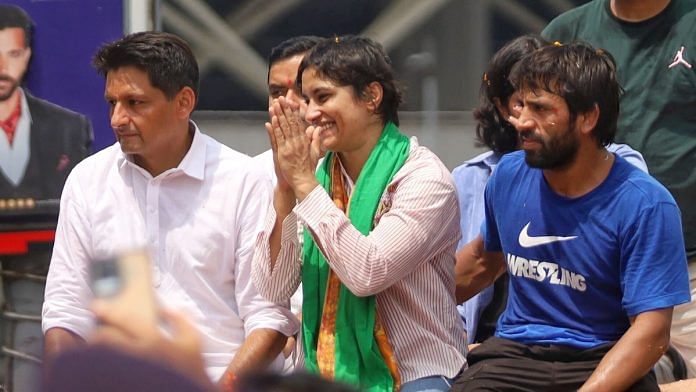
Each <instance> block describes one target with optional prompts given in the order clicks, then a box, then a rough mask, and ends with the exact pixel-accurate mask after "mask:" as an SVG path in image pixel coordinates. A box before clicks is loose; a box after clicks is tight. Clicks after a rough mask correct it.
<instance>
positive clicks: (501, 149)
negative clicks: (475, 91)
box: [474, 34, 548, 154]
mask: <svg viewBox="0 0 696 392" xmlns="http://www.w3.org/2000/svg"><path fill="white" fill-rule="evenodd" d="M546 45H548V42H547V41H546V40H544V39H543V38H541V37H540V36H538V35H532V34H530V35H523V36H521V37H518V38H515V39H513V40H512V41H510V42H508V43H507V44H505V46H503V47H502V48H501V49H500V50H498V52H496V53H495V54H494V55H493V57H492V58H491V60H490V62H489V63H488V67H487V68H486V73H484V74H483V80H482V81H481V90H480V92H479V105H478V107H477V108H476V109H474V118H475V119H476V121H478V124H477V125H476V137H477V139H478V141H479V143H481V144H483V145H486V146H487V147H488V148H490V149H491V150H493V151H495V152H496V153H499V154H506V153H508V152H511V151H515V150H516V149H517V144H518V143H517V140H518V137H517V131H516V130H515V127H513V126H512V124H510V123H509V122H508V121H507V120H506V119H504V118H502V115H501V113H499V112H498V109H497V108H496V107H495V99H496V98H497V99H498V100H500V103H501V105H503V106H507V104H508V101H509V99H510V96H511V95H512V93H514V92H515V88H514V87H513V86H512V84H511V83H510V82H509V80H508V76H509V75H510V71H511V70H512V67H513V66H514V65H515V64H517V62H518V61H520V59H522V57H524V56H525V55H527V54H529V53H532V52H534V51H535V50H537V49H539V48H541V47H543V46H546Z"/></svg>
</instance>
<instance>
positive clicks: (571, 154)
mask: <svg viewBox="0 0 696 392" xmlns="http://www.w3.org/2000/svg"><path fill="white" fill-rule="evenodd" d="M521 96H522V103H523V106H522V108H521V111H520V115H519V118H518V120H519V125H518V126H517V131H518V133H519V136H520V147H521V148H522V149H523V150H524V152H525V161H526V162H527V164H528V165H529V166H531V167H536V168H539V169H546V170H553V169H563V168H565V167H567V166H568V165H570V164H571V163H572V162H573V161H574V160H575V157H576V155H577V152H578V148H579V145H580V142H579V140H578V135H577V132H576V126H575V123H574V122H573V123H572V124H571V123H570V113H569V111H568V105H567V104H566V102H565V100H564V99H563V98H562V97H560V96H558V95H556V94H553V93H550V92H548V91H543V90H537V91H531V90H526V91H522V92H521Z"/></svg>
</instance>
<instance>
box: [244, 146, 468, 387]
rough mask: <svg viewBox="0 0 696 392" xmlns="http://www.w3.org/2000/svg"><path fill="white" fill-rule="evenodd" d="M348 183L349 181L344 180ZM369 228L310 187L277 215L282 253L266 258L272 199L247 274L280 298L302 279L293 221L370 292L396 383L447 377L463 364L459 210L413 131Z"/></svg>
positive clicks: (356, 286) (444, 174) (353, 286)
mask: <svg viewBox="0 0 696 392" xmlns="http://www.w3.org/2000/svg"><path fill="white" fill-rule="evenodd" d="M347 188H349V187H347ZM383 201H386V203H383V204H385V205H391V208H390V209H388V210H387V211H381V212H380V213H379V214H378V216H379V222H378V224H377V225H376V226H375V228H374V230H373V231H372V232H371V233H370V235H368V236H367V237H366V236H363V235H362V234H360V233H359V232H358V231H357V230H356V229H355V228H354V227H353V226H352V225H351V224H350V221H349V220H348V218H347V217H346V216H345V214H344V213H343V211H341V210H340V209H338V208H337V207H336V206H335V205H334V203H333V201H332V200H331V198H330V197H329V195H328V194H327V193H326V192H325V191H324V190H323V189H322V188H321V187H317V188H316V189H314V190H313V191H312V192H311V193H310V194H309V195H308V196H307V198H305V200H303V201H302V202H301V203H299V204H298V205H297V206H296V207H295V208H294V211H293V213H291V214H290V215H289V216H288V217H287V218H286V219H285V221H284V222H283V232H282V235H281V242H282V245H281V251H280V254H279V256H278V260H277V261H276V264H275V266H274V268H273V269H271V266H270V249H269V245H268V236H269V234H270V232H271V230H272V228H273V225H274V222H275V219H276V215H275V210H274V209H273V207H272V206H271V207H270V209H269V213H268V215H267V218H266V224H265V229H264V230H262V231H261V232H260V233H259V235H258V237H257V241H256V248H255V254H254V260H253V269H252V279H253V281H254V283H255V284H256V287H257V289H258V290H259V292H260V293H261V294H262V295H263V296H264V297H266V298H267V299H269V300H271V301H273V302H276V303H279V304H284V305H286V306H287V303H288V299H289V298H290V296H291V295H292V294H293V293H294V292H295V289H296V288H297V286H298V284H299V282H300V271H301V263H300V262H299V261H298V260H299V258H298V253H299V252H300V250H301V247H300V246H299V243H298V239H297V226H296V225H297V221H298V220H299V221H300V222H302V223H303V224H304V225H305V226H307V227H308V228H309V230H310V232H311V233H313V235H314V238H315V239H316V240H317V243H318V244H319V245H320V247H321V250H322V252H323V253H324V256H325V257H326V260H327V261H328V263H329V265H330V266H331V268H332V270H333V271H334V272H335V273H336V275H338V277H339V278H340V280H341V282H343V284H344V285H346V287H347V288H348V289H350V290H351V291H352V292H353V293H354V294H356V295H359V296H360V295H364V296H367V295H376V296H377V312H378V314H379V317H380V320H381V321H382V323H383V324H384V328H385V330H386V331H387V334H388V339H389V342H390V344H391V346H392V348H393V350H394V355H395V357H396V361H397V364H398V368H399V373H400V374H401V382H402V383H405V382H409V381H412V380H415V379H418V378H421V377H427V376H431V375H443V376H446V377H450V378H452V377H454V376H455V375H456V374H457V373H458V372H459V370H460V369H461V368H462V367H463V366H464V365H465V363H466V359H465V356H466V337H465V332H464V330H463V327H462V323H461V320H460V318H459V314H458V313H457V310H456V304H455V298H454V264H455V258H454V253H455V246H456V244H457V242H458V240H459V237H460V228H459V209H458V205H457V196H456V193H455V188H454V185H453V182H452V179H451V176H450V173H449V172H448V170H447V169H446V168H445V167H444V165H442V163H441V162H440V160H439V159H438V158H437V157H436V156H435V155H434V154H433V153H432V152H430V151H429V150H428V149H427V148H425V147H420V146H418V143H417V141H416V139H415V138H412V139H411V150H410V156H409V158H408V160H407V161H406V163H405V164H404V166H403V167H402V168H401V170H399V172H398V173H397V174H396V176H395V177H394V179H393V181H392V182H391V183H390V184H389V186H388V187H387V191H386V192H385V194H384V195H383Z"/></svg>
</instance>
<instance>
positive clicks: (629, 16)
mask: <svg viewBox="0 0 696 392" xmlns="http://www.w3.org/2000/svg"><path fill="white" fill-rule="evenodd" d="M670 1H671V0H611V2H610V4H611V12H612V14H614V16H616V17H617V18H619V19H621V20H623V21H626V22H642V21H644V20H648V19H650V18H652V17H654V16H655V15H657V14H659V13H660V12H662V11H663V10H664V9H665V8H667V6H668V5H669V3H670Z"/></svg>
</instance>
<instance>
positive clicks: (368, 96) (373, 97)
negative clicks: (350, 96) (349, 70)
mask: <svg viewBox="0 0 696 392" xmlns="http://www.w3.org/2000/svg"><path fill="white" fill-rule="evenodd" d="M383 98H384V89H383V88H382V85H381V84H380V83H379V82H372V83H370V84H368V85H367V87H365V95H364V101H365V102H366V103H367V108H368V109H369V110H370V111H372V112H376V111H377V109H378V108H379V105H381V104H382V99H383Z"/></svg>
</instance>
